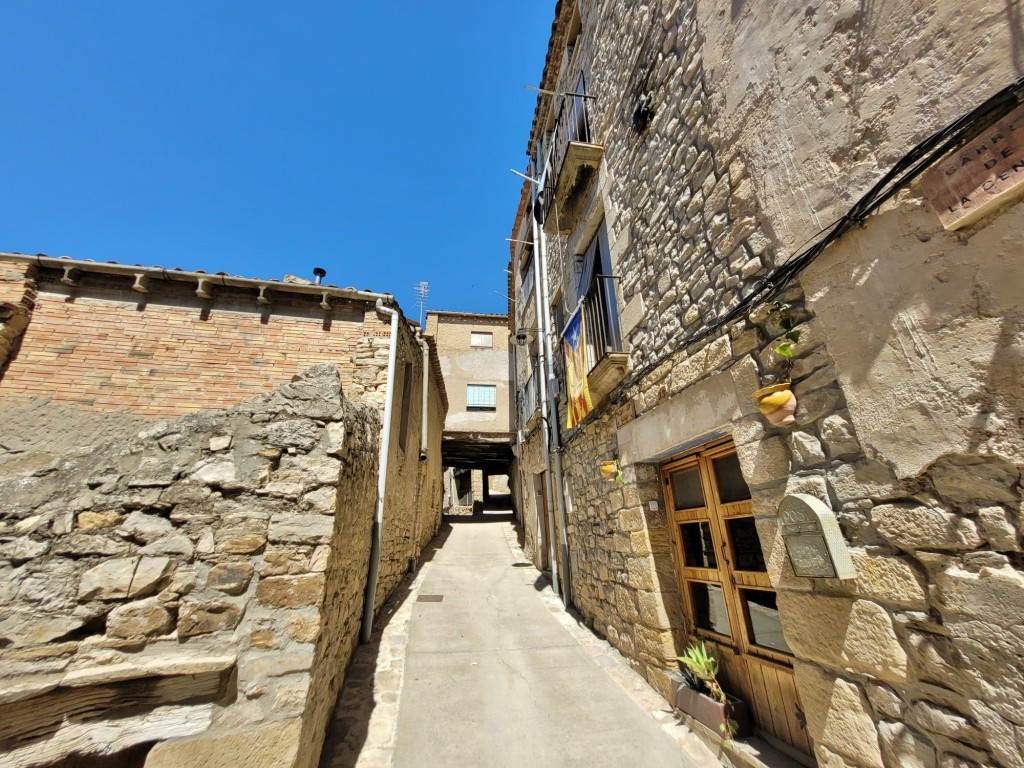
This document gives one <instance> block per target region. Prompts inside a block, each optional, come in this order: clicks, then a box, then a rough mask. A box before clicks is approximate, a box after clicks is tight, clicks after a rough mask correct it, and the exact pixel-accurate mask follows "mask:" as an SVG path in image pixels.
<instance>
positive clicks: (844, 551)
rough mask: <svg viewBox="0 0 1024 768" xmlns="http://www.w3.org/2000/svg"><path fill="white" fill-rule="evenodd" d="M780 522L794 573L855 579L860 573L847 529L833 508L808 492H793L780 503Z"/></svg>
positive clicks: (812, 577) (818, 577) (820, 577)
mask: <svg viewBox="0 0 1024 768" xmlns="http://www.w3.org/2000/svg"><path fill="white" fill-rule="evenodd" d="M779 523H780V524H781V526H782V539H783V541H785V542H786V552H787V553H788V554H789V562H790V563H791V564H792V565H793V573H795V574H796V575H797V576H803V577H805V578H809V579H852V578H855V577H856V575H857V572H856V570H855V569H854V567H853V560H852V559H850V550H849V548H848V547H847V546H846V540H845V539H844V538H843V532H842V531H840V530H839V523H838V522H837V521H836V516H835V515H834V514H833V513H832V510H831V509H829V508H828V506H826V505H825V504H824V503H823V502H822V501H821V500H820V499H817V498H815V497H814V496H809V495H808V494H806V493H791V494H789V495H788V496H786V497H785V498H784V499H783V500H782V502H781V503H780V504H779Z"/></svg>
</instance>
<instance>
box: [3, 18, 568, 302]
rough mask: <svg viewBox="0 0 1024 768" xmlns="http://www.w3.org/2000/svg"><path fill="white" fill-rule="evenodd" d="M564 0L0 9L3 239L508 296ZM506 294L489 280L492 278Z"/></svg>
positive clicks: (212, 266) (437, 295) (479, 296)
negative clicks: (549, 52)
mask: <svg viewBox="0 0 1024 768" xmlns="http://www.w3.org/2000/svg"><path fill="white" fill-rule="evenodd" d="M553 13H554V2H553V0H548V2H542V1H540V0H528V1H527V2H520V3H511V2H479V0H477V1H476V2H470V1H469V0H447V2H445V1H442V2H438V3H423V2H412V1H411V0H398V2H391V3H372V2H370V3H368V2H361V3H355V2H345V1H344V0H335V2H326V1H320V0H316V1H310V2H299V3H289V4H284V3H271V2H264V1H263V0H247V1H246V2H241V1H240V0H236V2H209V0H203V1H202V2H200V1H198V0H183V1H181V2H176V3H167V2H130V0H120V1H119V2H109V1H108V0H90V1H89V2H76V1H75V0H66V1H65V2H46V0H33V1H32V2H24V3H13V2H12V3H4V4H3V5H2V6H0V30H2V32H0V36H2V37H0V105H2V112H3V118H2V119H0V250H4V251H21V252H23V253H37V252H42V253H47V254H49V255H52V256H58V255H64V256H71V257H73V258H81V259H96V260H101V261H107V260H115V261H122V262H127V263H132V264H134V263H139V264H159V265H161V266H165V267H172V266H175V267H181V268H183V269H206V270H208V271H226V272H229V273H231V274H240V275H244V276H247V277H267V278H269V277H280V276H281V275H282V274H284V273H285V272H292V273H294V274H300V275H304V276H309V275H310V274H311V272H312V269H313V267H314V266H323V267H325V268H326V269H327V271H328V275H327V280H326V281H327V282H329V283H334V284H337V285H342V286H345V285H353V286H355V287H356V288H370V289H373V290H378V291H390V292H392V293H394V294H395V295H396V296H397V298H398V300H399V302H400V303H401V305H402V306H403V308H404V309H405V311H406V313H407V314H408V315H409V316H411V317H415V316H416V315H417V314H418V313H417V310H416V307H415V300H414V296H413V286H414V284H415V283H417V282H419V281H420V280H427V281H429V283H430V288H431V296H430V298H429V299H428V303H427V304H428V308H434V309H452V310H464V311H473V312H504V311H505V309H506V302H505V299H504V298H503V297H501V296H498V295H497V293H501V294H504V293H505V292H506V288H505V277H506V276H505V272H504V269H505V266H506V263H507V259H508V244H507V243H506V242H505V240H504V238H506V237H508V236H509V232H510V230H511V226H512V218H513V216H514V214H515V206H516V203H517V202H518V199H519V189H520V184H521V181H520V180H519V179H517V178H516V177H515V176H513V175H512V174H511V173H509V171H508V169H509V168H510V167H515V168H519V169H521V168H523V167H524V165H525V154H524V152H525V147H526V141H527V138H528V132H529V127H530V121H531V119H532V115H533V107H534V103H535V94H533V93H530V92H528V91H526V90H524V89H523V86H524V85H536V84H537V83H538V81H539V79H540V75H541V68H542V66H543V63H544V54H545V51H546V46H547V35H548V32H549V31H550V25H551V20H552V17H553ZM496 292H497V293H496Z"/></svg>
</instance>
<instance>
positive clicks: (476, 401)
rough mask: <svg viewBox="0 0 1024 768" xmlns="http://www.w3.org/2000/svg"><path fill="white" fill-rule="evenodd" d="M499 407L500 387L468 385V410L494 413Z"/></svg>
mask: <svg viewBox="0 0 1024 768" xmlns="http://www.w3.org/2000/svg"><path fill="white" fill-rule="evenodd" d="M497 407H498V387H497V386H496V385H494V384H467V385H466V410H467V411H493V410H496V409H497Z"/></svg>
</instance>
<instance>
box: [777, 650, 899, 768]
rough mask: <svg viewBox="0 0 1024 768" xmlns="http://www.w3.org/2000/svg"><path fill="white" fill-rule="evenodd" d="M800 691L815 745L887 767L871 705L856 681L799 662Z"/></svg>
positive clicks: (868, 767) (863, 762)
mask: <svg viewBox="0 0 1024 768" xmlns="http://www.w3.org/2000/svg"><path fill="white" fill-rule="evenodd" d="M794 672H795V673H796V684H797V690H798V691H799V692H800V699H801V701H802V702H803V705H804V712H805V713H806V715H807V730H808V732H809V733H810V735H811V738H812V739H814V742H815V744H817V745H819V746H822V747H825V748H826V749H829V750H831V751H833V752H835V753H837V754H839V755H842V756H844V757H846V758H848V759H850V760H851V761H852V762H853V764H854V765H858V766H865V768H884V765H885V764H884V763H883V761H882V751H881V749H880V747H879V744H878V733H877V731H876V730H875V723H874V719H873V717H872V715H871V708H870V706H869V705H868V702H867V699H866V698H865V696H864V693H863V691H861V689H860V688H859V687H858V686H857V685H856V684H855V683H852V682H850V681H848V680H844V679H842V678H840V677H837V676H835V675H832V674H829V673H827V672H825V671H824V670H821V669H819V668H817V667H815V666H812V665H810V664H806V663H803V662H800V661H798V662H796V664H795V665H794Z"/></svg>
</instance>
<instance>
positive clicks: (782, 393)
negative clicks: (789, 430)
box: [754, 381, 796, 427]
mask: <svg viewBox="0 0 1024 768" xmlns="http://www.w3.org/2000/svg"><path fill="white" fill-rule="evenodd" d="M754 401H755V402H756V403H757V410H759V411H760V412H761V413H762V414H763V415H764V417H765V418H766V419H768V421H769V422H771V423H772V424H773V425H775V426H776V427H788V426H789V425H791V424H792V423H793V422H794V421H796V419H795V418H794V416H793V414H794V413H795V412H796V395H794V394H793V392H792V390H790V388H789V382H788V381H784V382H782V383H781V384H772V385H771V386H770V387H762V388H761V389H759V390H757V391H756V392H755V393H754Z"/></svg>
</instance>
